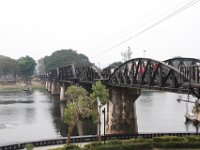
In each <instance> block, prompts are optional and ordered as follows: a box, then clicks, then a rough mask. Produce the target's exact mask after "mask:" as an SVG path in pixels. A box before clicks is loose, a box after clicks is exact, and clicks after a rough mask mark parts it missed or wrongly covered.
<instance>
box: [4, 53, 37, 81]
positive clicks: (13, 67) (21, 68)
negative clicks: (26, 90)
mask: <svg viewBox="0 0 200 150" xmlns="http://www.w3.org/2000/svg"><path fill="white" fill-rule="evenodd" d="M35 66H36V61H35V60H34V59H33V58H32V57H30V56H25V57H20V58H19V59H17V60H15V59H12V58H10V57H7V56H3V55H0V76H1V77H2V76H3V77H5V78H6V76H12V80H14V81H15V80H16V78H18V79H19V78H21V79H23V80H24V81H25V82H28V81H29V80H30V76H31V75H32V74H33V72H34V70H35ZM5 80H6V79H5Z"/></svg>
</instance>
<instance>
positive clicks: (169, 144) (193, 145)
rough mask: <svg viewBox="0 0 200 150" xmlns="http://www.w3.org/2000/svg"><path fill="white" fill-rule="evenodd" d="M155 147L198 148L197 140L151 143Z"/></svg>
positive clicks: (199, 144) (199, 145)
mask: <svg viewBox="0 0 200 150" xmlns="http://www.w3.org/2000/svg"><path fill="white" fill-rule="evenodd" d="M153 147H156V148H199V147H200V143H199V142H186V141H184V142H156V143H153Z"/></svg>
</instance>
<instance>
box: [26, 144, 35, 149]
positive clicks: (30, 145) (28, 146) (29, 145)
mask: <svg viewBox="0 0 200 150" xmlns="http://www.w3.org/2000/svg"><path fill="white" fill-rule="evenodd" d="M25 148H26V150H33V148H34V146H33V144H26V145H25Z"/></svg>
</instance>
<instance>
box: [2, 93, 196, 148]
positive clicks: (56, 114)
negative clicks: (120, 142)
mask: <svg viewBox="0 0 200 150" xmlns="http://www.w3.org/2000/svg"><path fill="white" fill-rule="evenodd" d="M179 95H180V94H174V93H168V92H155V91H144V92H142V94H141V96H140V97H139V98H138V100H137V101H136V112H137V122H138V130H139V132H141V133H142V132H188V131H196V127H195V126H194V125H193V124H192V123H185V117H184V114H185V111H186V103H185V102H181V103H179V102H177V98H178V96H179ZM182 98H185V99H186V98H187V95H182ZM191 100H193V101H194V100H195V98H194V97H192V96H191ZM192 105H193V104H189V109H190V110H191V107H192ZM64 107H65V104H64V103H60V102H59V97H53V96H50V95H49V94H47V93H46V92H45V91H42V90H35V91H33V92H32V93H26V92H1V93H0V145H4V144H10V143H17V142H24V141H35V140H41V139H51V138H59V137H62V136H66V133H67V131H66V130H67V127H66V125H65V124H64V123H63V119H62V116H63V110H64ZM91 129H92V130H91ZM84 130H85V131H84V133H83V131H81V130H78V129H77V130H76V131H75V132H74V135H79V134H96V126H95V125H93V124H92V123H91V122H90V123H87V122H86V123H84Z"/></svg>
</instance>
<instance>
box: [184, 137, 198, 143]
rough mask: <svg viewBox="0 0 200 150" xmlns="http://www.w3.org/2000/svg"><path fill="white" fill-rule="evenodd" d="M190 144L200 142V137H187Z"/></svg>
mask: <svg viewBox="0 0 200 150" xmlns="http://www.w3.org/2000/svg"><path fill="white" fill-rule="evenodd" d="M186 138H187V140H188V141H189V142H200V136H187V137H186Z"/></svg>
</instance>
